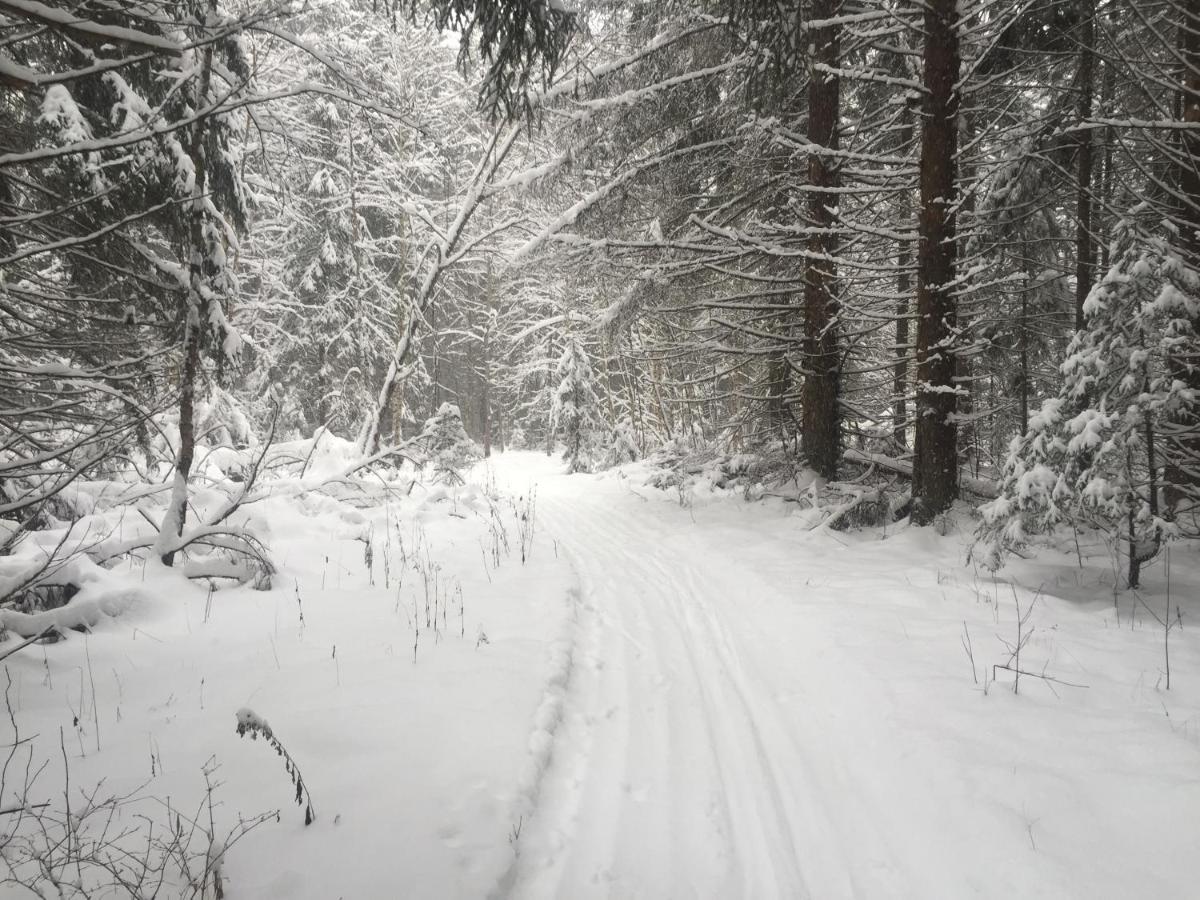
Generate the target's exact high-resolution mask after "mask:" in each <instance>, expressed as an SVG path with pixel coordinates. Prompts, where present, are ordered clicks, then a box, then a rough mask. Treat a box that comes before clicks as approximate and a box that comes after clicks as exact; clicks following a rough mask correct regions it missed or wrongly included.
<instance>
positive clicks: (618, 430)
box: [604, 418, 641, 468]
mask: <svg viewBox="0 0 1200 900" xmlns="http://www.w3.org/2000/svg"><path fill="white" fill-rule="evenodd" d="M640 455H641V454H640V453H639V452H638V445H637V438H635V437H634V434H633V423H632V422H630V421H629V419H627V418H625V419H622V420H621V421H620V422H618V423H617V424H616V425H615V426H614V427H613V430H612V433H611V434H610V435H609V437H608V447H607V448H605V452H604V467H605V468H612V467H614V466H623V465H625V463H630V462H636V461H637V459H638V457H639V456H640Z"/></svg>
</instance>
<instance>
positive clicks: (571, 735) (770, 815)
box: [496, 455, 1195, 900]
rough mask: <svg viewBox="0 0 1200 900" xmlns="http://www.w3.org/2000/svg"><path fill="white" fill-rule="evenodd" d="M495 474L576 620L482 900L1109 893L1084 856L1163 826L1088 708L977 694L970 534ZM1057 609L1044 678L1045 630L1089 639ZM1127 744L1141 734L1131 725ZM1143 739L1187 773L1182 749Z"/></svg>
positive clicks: (1097, 864)
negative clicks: (553, 569) (1125, 776)
mask: <svg viewBox="0 0 1200 900" xmlns="http://www.w3.org/2000/svg"><path fill="white" fill-rule="evenodd" d="M504 459H505V457H501V458H500V461H498V462H497V464H496V465H497V471H498V474H499V476H500V479H501V481H502V482H503V481H505V480H507V481H508V483H509V485H510V487H514V488H518V489H519V488H522V487H524V488H526V489H527V487H528V483H529V480H532V479H535V478H536V480H537V483H538V488H537V490H538V493H537V517H536V518H537V526H538V531H539V534H540V535H541V538H540V543H539V545H538V546H539V549H538V552H547V551H548V550H550V549H551V547H553V548H554V550H555V552H558V553H560V554H563V555H565V556H566V557H567V559H568V560H569V561H570V562H571V564H572V566H573V568H574V569H575V572H576V575H577V579H578V591H577V592H576V595H577V596H576V599H575V601H574V602H576V603H577V604H578V606H577V608H576V610H575V626H574V636H573V644H572V651H571V652H572V663H571V667H570V678H569V680H568V682H567V685H566V690H565V696H564V697H563V698H562V704H561V710H562V712H561V719H560V721H559V722H558V725H557V728H556V730H555V731H554V736H553V746H552V749H551V753H550V755H549V760H550V761H549V764H548V766H547V767H546V768H545V770H544V771H543V772H542V774H541V777H540V781H539V782H538V787H537V791H536V798H535V801H534V804H533V809H532V812H531V813H530V814H529V815H527V816H526V817H525V819H524V820H523V821H521V822H520V823H519V836H517V837H516V839H515V840H514V846H515V847H516V860H515V863H514V865H513V868H512V869H511V870H510V872H509V873H508V876H507V877H506V878H505V880H504V882H503V885H502V887H501V889H499V890H498V891H497V895H498V896H500V897H503V898H507V900H593V898H645V900H675V898H680V900H683V898H714V900H716V898H721V900H742V898H745V900H751V898H755V900H757V898H761V900H774V898H813V900H836V898H868V900H871V898H880V900H883V898H887V900H895V898H922V900H927V898H948V900H950V898H954V900H958V898H968V897H997V898H999V897H1022V898H1032V897H1046V898H1050V897H1053V898H1064V897H1089V898H1092V897H1099V896H1105V897H1108V896H1112V897H1117V896H1122V895H1123V893H1122V892H1123V891H1125V890H1126V889H1127V888H1128V884H1129V881H1128V878H1129V872H1127V871H1123V870H1122V869H1121V868H1120V865H1119V863H1118V862H1117V861H1116V860H1115V858H1113V857H1111V856H1110V855H1106V854H1104V853H1103V852H1099V847H1101V846H1104V845H1105V844H1107V843H1108V842H1110V841H1111V842H1115V843H1113V844H1112V846H1116V845H1117V844H1118V843H1119V841H1120V840H1121V835H1122V834H1127V833H1128V828H1129V827H1130V823H1129V820H1128V818H1127V816H1128V815H1129V814H1130V813H1131V811H1133V814H1134V815H1135V817H1137V818H1138V819H1139V821H1143V824H1144V826H1145V827H1146V828H1147V829H1149V830H1154V829H1153V823H1154V822H1155V821H1157V817H1159V816H1162V815H1165V816H1167V817H1168V818H1170V817H1172V816H1173V815H1174V814H1175V813H1174V812H1173V810H1174V811H1177V812H1178V813H1179V815H1186V812H1185V810H1186V809H1187V803H1186V802H1185V801H1184V800H1183V799H1182V798H1180V797H1179V796H1178V794H1177V791H1178V785H1179V782H1178V780H1177V779H1175V780H1168V781H1164V782H1158V781H1145V782H1144V783H1141V784H1140V785H1139V787H1138V788H1137V789H1136V794H1132V793H1131V794H1130V796H1131V797H1133V796H1136V798H1137V799H1136V801H1134V802H1133V805H1132V806H1131V804H1130V801H1129V800H1127V799H1119V798H1112V797H1108V796H1107V792H1108V791H1109V790H1111V785H1112V781H1111V778H1109V777H1108V776H1102V775H1101V773H1103V772H1105V771H1109V772H1111V771H1114V770H1121V769H1122V767H1123V765H1124V763H1123V762H1122V760H1123V756H1122V754H1123V753H1124V751H1122V750H1120V748H1119V747H1118V746H1116V745H1112V746H1109V745H1108V744H1106V743H1105V739H1104V738H1103V737H1101V736H1100V735H1099V733H1098V732H1097V729H1098V728H1100V729H1104V728H1108V727H1109V726H1107V725H1104V724H1103V723H1104V722H1105V721H1107V720H1106V719H1098V718H1097V717H1096V713H1097V709H1096V708H1094V704H1096V702H1097V701H1098V700H1100V699H1101V698H1102V697H1104V698H1107V697H1108V696H1109V695H1108V694H1101V693H1100V692H1099V691H1098V690H1092V691H1090V692H1084V693H1083V694H1082V695H1081V694H1078V693H1077V694H1074V695H1072V696H1071V697H1068V698H1066V699H1065V700H1064V699H1062V698H1060V697H1055V696H1053V695H1052V694H1051V693H1050V692H1048V691H1045V690H1042V691H1040V692H1034V691H1032V690H1031V691H1029V692H1028V696H1027V695H1026V693H1025V692H1023V693H1022V695H1021V696H1020V697H1019V698H1017V697H1014V696H1013V695H1012V693H1011V690H1009V691H1007V692H1006V691H1005V690H1003V689H995V690H993V691H991V692H990V695H987V696H985V695H984V693H983V692H982V691H981V690H980V688H979V686H978V685H977V684H975V683H974V682H973V680H972V677H971V674H970V672H971V670H970V667H969V661H968V659H967V657H966V654H965V653H964V651H963V649H962V646H961V644H960V641H961V637H960V636H961V634H962V628H963V622H964V620H966V619H970V620H971V628H972V629H974V632H973V633H974V634H975V635H976V636H977V637H976V639H977V640H978V641H979V642H981V643H982V642H983V641H985V640H986V641H987V642H988V643H987V644H986V645H984V646H982V647H980V646H977V647H976V648H975V650H976V653H977V654H978V655H979V656H980V657H981V659H980V666H982V665H983V664H984V662H985V660H986V661H987V662H993V661H1000V660H994V659H992V657H995V656H996V655H997V652H998V651H997V650H996V647H998V646H999V644H995V645H994V646H993V642H994V640H995V639H994V638H993V637H992V636H991V635H986V634H984V633H983V632H984V631H985V630H986V629H987V628H988V627H989V626H993V623H995V624H994V627H995V628H997V629H1002V630H1003V633H1004V634H1007V631H1008V626H1007V624H1005V623H1004V621H1003V616H1004V615H1006V614H1007V612H1008V610H1007V608H1005V610H1004V611H1003V612H1001V611H1000V610H999V609H998V608H997V607H995V606H994V602H993V603H992V604H990V605H989V603H988V602H987V596H986V593H985V592H984V591H982V590H981V586H980V583H979V581H978V580H975V581H972V575H971V572H970V570H968V569H964V568H963V566H962V558H963V553H962V549H963V545H964V542H965V541H966V540H968V539H969V538H966V537H958V538H949V539H943V538H939V537H937V536H936V535H934V534H932V532H930V531H929V530H925V529H914V530H902V531H899V532H896V533H894V534H887V535H880V534H879V533H877V532H867V533H860V534H851V535H839V534H835V533H830V532H822V531H820V530H818V531H811V530H809V529H808V528H807V526H806V524H805V518H804V516H803V515H802V514H797V507H795V506H793V505H791V504H780V503H767V504H746V503H741V502H737V501H734V500H732V499H726V500H717V501H713V502H704V501H703V500H701V501H700V502H698V503H697V504H696V505H695V508H694V509H688V508H682V507H681V506H680V505H679V504H678V503H675V502H672V500H671V498H670V497H669V496H668V495H666V494H664V493H663V492H656V491H652V490H650V489H648V488H645V487H642V486H640V485H639V484H637V483H636V482H634V481H632V480H627V479H625V478H622V477H620V476H617V475H612V474H609V475H607V476H602V477H595V476H564V475H561V474H558V472H557V471H556V470H555V469H553V468H551V467H549V465H548V464H547V463H541V464H537V463H534V464H533V465H534V466H535V468H530V465H531V457H530V456H529V455H525V456H524V459H525V461H524V462H522V463H521V465H520V466H518V467H516V468H513V469H511V470H508V471H506V470H505V466H506V463H505V462H504ZM538 465H540V466H541V467H542V469H541V471H538V470H537V468H536V467H537V466H538ZM518 479H525V484H524V485H522V484H520V483H519V481H518ZM881 537H882V538H883V539H881ZM546 538H552V539H553V544H551V542H550V541H548V540H546ZM985 577H986V576H985ZM1049 602H1050V600H1047V599H1044V600H1043V604H1042V605H1043V607H1045V605H1046V604H1047V603H1049ZM1055 602H1056V603H1059V604H1060V605H1058V606H1056V607H1054V608H1053V616H1054V618H1053V619H1051V620H1048V621H1047V622H1045V623H1039V625H1041V628H1040V630H1039V633H1038V635H1035V637H1036V640H1035V642H1034V644H1032V645H1031V647H1034V648H1036V649H1037V652H1039V653H1042V654H1043V655H1044V654H1049V657H1048V658H1049V659H1050V660H1051V661H1052V663H1053V664H1054V665H1056V666H1063V667H1065V666H1066V665H1068V664H1071V663H1069V660H1068V657H1066V656H1062V657H1059V656H1057V655H1055V651H1054V647H1055V646H1056V645H1055V643H1054V642H1055V641H1057V640H1058V638H1057V637H1056V635H1057V634H1058V632H1057V631H1056V630H1055V629H1057V628H1058V624H1059V623H1060V622H1061V623H1062V624H1064V625H1068V624H1069V625H1070V626H1071V628H1072V629H1079V630H1078V631H1073V630H1069V632H1068V633H1069V635H1070V636H1069V638H1067V639H1069V640H1071V641H1072V646H1071V649H1072V650H1073V652H1075V653H1078V652H1079V650H1080V649H1081V645H1082V641H1083V640H1085V639H1088V638H1086V637H1085V636H1086V635H1088V634H1091V635H1095V636H1097V637H1098V638H1099V639H1103V640H1109V639H1110V638H1111V637H1112V634H1111V632H1110V631H1108V630H1107V628H1106V627H1105V624H1104V623H1103V622H1102V621H1100V620H1098V619H1097V617H1096V614H1095V613H1094V612H1091V611H1088V610H1077V609H1072V608H1069V607H1067V606H1066V605H1065V604H1061V601H1055ZM1047 614H1049V612H1048V613H1047ZM1083 629H1090V631H1085V630H1083ZM999 633H1000V632H999V631H998V632H997V634H999ZM1124 640H1125V639H1124V638H1122V641H1124ZM1001 649H1002V648H1001ZM1030 652H1033V651H1032V650H1031V651H1030ZM1122 652H1124V651H1123V650H1122ZM1060 659H1061V661H1058V660H1060ZM1091 677H1092V681H1093V684H1094V687H1095V688H1097V689H1099V688H1101V687H1104V686H1103V685H1101V684H1099V683H1098V680H1097V678H1096V675H1095V673H1092V676H1091ZM1125 690H1126V688H1125V687H1123V686H1117V687H1116V688H1115V692H1114V693H1113V694H1112V695H1111V696H1112V697H1113V698H1114V702H1115V703H1116V704H1117V705H1121V704H1125V703H1127V700H1126V699H1125V695H1124V691H1125ZM1104 702H1105V703H1106V704H1107V703H1108V702H1109V701H1108V699H1104ZM1089 704H1091V705H1093V708H1089ZM1136 715H1138V716H1140V715H1141V713H1140V712H1138V713H1136ZM1138 721H1139V722H1140V721H1142V720H1141V719H1138ZM1121 727H1122V728H1124V727H1125V726H1124V725H1122V726H1121ZM1135 727H1136V728H1137V729H1138V730H1139V736H1138V740H1139V741H1140V740H1142V739H1143V736H1141V734H1140V730H1141V729H1142V728H1143V727H1145V728H1147V729H1150V730H1151V731H1152V732H1153V733H1154V734H1155V735H1157V732H1158V731H1161V730H1162V726H1161V724H1160V720H1158V719H1153V713H1148V714H1147V717H1146V719H1145V725H1144V726H1143V725H1140V724H1137V723H1135ZM1161 738H1162V740H1163V744H1162V745H1161V749H1163V750H1164V751H1166V753H1167V755H1166V756H1164V757H1162V759H1164V760H1167V759H1170V760H1172V763H1171V765H1174V764H1175V763H1178V764H1179V765H1180V766H1182V767H1184V768H1182V769H1180V771H1185V770H1187V766H1189V765H1190V764H1191V761H1192V760H1194V757H1195V748H1193V747H1191V746H1188V745H1185V744H1183V743H1181V742H1179V741H1178V740H1176V738H1174V737H1173V736H1171V735H1170V734H1169V733H1166V732H1164V734H1163V735H1162V736H1161ZM1158 739H1159V738H1158V737H1157V736H1156V737H1155V740H1158ZM1156 746H1158V745H1156ZM1108 756H1111V757H1112V758H1111V759H1109V758H1108ZM1176 757H1178V759H1176ZM1131 791H1132V789H1131ZM1184 830H1185V831H1186V830H1187V829H1184ZM1178 874H1179V873H1178V872H1171V871H1169V870H1162V869H1157V870H1156V869H1155V867H1147V869H1146V871H1144V872H1143V875H1142V876H1139V880H1138V883H1139V884H1142V885H1144V886H1147V890H1149V889H1150V887H1149V885H1150V881H1147V880H1146V878H1149V879H1151V880H1156V879H1157V876H1159V875H1161V876H1163V881H1162V883H1161V884H1159V885H1158V886H1157V887H1156V888H1155V890H1156V891H1158V893H1156V894H1155V895H1156V896H1172V890H1173V888H1172V885H1175V884H1178V883H1179V881H1178V880H1177V876H1178ZM1122 883H1124V885H1125V887H1122V886H1121V885H1122Z"/></svg>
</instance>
